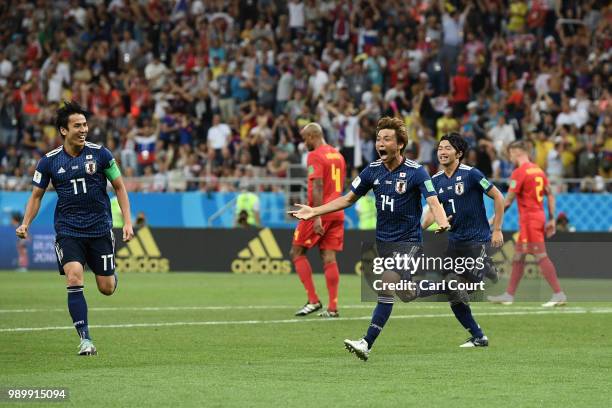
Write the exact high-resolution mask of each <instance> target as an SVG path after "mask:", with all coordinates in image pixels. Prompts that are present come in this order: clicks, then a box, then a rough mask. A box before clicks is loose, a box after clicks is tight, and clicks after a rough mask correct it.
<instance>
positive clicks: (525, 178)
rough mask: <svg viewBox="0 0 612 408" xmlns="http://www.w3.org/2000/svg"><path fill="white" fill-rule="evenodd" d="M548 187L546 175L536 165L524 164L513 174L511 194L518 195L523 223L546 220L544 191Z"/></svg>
mask: <svg viewBox="0 0 612 408" xmlns="http://www.w3.org/2000/svg"><path fill="white" fill-rule="evenodd" d="M547 186H548V178H547V177H546V173H544V171H543V170H542V169H541V168H539V167H538V165H537V164H535V163H531V162H528V163H524V164H523V165H522V166H520V167H519V168H517V169H516V170H514V171H513V172H512V176H511V181H510V190H509V191H510V192H513V193H515V194H516V201H517V203H518V208H519V216H520V219H521V222H525V221H526V220H527V219H528V218H529V219H542V220H543V219H546V214H545V213H544V190H545V188H546V187H547Z"/></svg>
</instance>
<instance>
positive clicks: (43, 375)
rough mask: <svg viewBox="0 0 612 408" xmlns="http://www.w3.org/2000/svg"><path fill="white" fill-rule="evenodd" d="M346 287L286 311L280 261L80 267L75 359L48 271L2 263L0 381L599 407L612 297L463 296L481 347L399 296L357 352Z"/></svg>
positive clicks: (353, 306) (167, 392)
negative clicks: (352, 347)
mask: <svg viewBox="0 0 612 408" xmlns="http://www.w3.org/2000/svg"><path fill="white" fill-rule="evenodd" d="M316 284H317V288H318V291H319V295H321V296H322V297H323V298H325V297H326V290H325V284H324V280H323V277H322V276H321V275H317V276H316ZM359 288H360V282H359V278H358V277H356V276H342V277H341V283H340V302H341V303H340V306H341V309H340V312H341V315H342V318H341V319H337V320H333V321H328V320H321V319H320V318H318V317H316V316H312V317H306V318H299V319H298V318H295V317H294V316H293V313H294V312H295V310H296V309H297V308H298V307H299V306H301V305H302V304H303V302H304V299H305V295H304V293H303V289H302V287H301V284H300V282H299V280H298V278H297V276H295V275H289V276H261V275H241V276H238V275H231V274H214V273H202V274H196V273H182V274H123V275H121V276H120V280H119V290H118V292H117V293H116V294H115V295H113V296H111V297H105V296H103V295H101V294H99V293H98V292H97V289H95V283H94V279H93V276H92V275H91V273H88V274H87V281H86V291H85V293H86V297H87V301H88V304H89V308H90V311H89V322H90V326H92V327H91V334H92V336H93V339H94V342H95V344H96V346H97V347H98V353H99V354H98V355H97V356H95V357H93V356H92V357H79V356H77V355H76V352H77V345H78V337H77V335H76V333H75V331H74V329H72V328H70V326H71V321H70V318H69V315H68V312H67V310H66V293H65V288H64V282H63V280H62V279H61V278H60V277H59V276H58V275H57V274H56V273H21V274H19V273H13V272H2V273H0V388H2V387H5V388H6V387H66V388H68V389H69V392H70V399H69V401H68V402H64V403H59V404H57V403H55V404H48V405H50V406H56V407H57V406H61V405H66V404H70V405H78V406H87V407H110V406H134V407H141V406H171V405H174V406H177V407H179V406H180V407H183V406H194V407H252V406H253V407H259V406H261V407H270V406H298V407H345V406H346V407H373V406H378V407H386V406H400V407H402V406H423V407H444V406H454V407H464V406H465V407H467V406H480V407H610V406H612V393H611V392H610V388H609V385H610V378H612V359H610V350H611V348H610V344H611V343H610V338H611V337H612V324H611V323H612V303H586V302H585V303H570V304H569V305H568V306H566V307H565V308H559V309H556V310H545V309H542V308H541V307H540V306H539V303H517V304H515V305H513V306H506V307H504V306H497V305H490V304H486V303H473V304H472V307H473V310H474V313H475V316H476V319H477V320H478V322H479V323H480V324H481V325H482V327H483V328H484V330H485V333H486V334H487V335H488V336H489V338H490V342H491V346H490V347H489V348H488V349H460V348H459V347H458V345H459V344H460V343H461V342H463V340H465V338H466V337H467V333H466V332H464V330H463V329H462V328H460V326H459V324H458V323H457V322H456V320H455V319H454V318H453V317H452V316H451V313H450V309H449V308H448V306H447V304H446V303H413V304H399V305H396V307H395V309H394V312H393V315H392V316H391V319H390V321H389V323H388V324H387V326H386V327H385V330H384V331H383V333H382V335H381V336H380V337H379V340H378V342H377V343H376V346H375V347H374V349H373V352H372V354H371V356H370V360H369V361H368V362H366V363H364V362H362V361H360V360H358V359H357V358H355V356H353V355H351V354H349V353H347V352H346V351H345V350H344V348H343V344H342V340H343V339H344V338H347V337H348V338H358V337H359V336H361V335H362V334H363V333H364V330H365V329H366V327H367V325H368V323H369V316H370V314H371V310H372V307H373V304H371V303H361V302H360V301H359ZM568 293H570V295H571V292H568ZM570 300H571V298H570ZM342 305H344V306H345V307H344V308H342ZM32 328H34V329H40V328H44V330H30V329H32ZM14 329H18V330H14ZM26 329H27V330H26ZM0 405H2V401H0ZM44 405H45V404H37V405H36V406H44ZM7 406H8V405H7Z"/></svg>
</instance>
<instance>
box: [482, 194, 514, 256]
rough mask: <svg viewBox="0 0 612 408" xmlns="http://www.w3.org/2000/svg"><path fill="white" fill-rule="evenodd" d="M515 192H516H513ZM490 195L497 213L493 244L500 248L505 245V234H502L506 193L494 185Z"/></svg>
mask: <svg viewBox="0 0 612 408" xmlns="http://www.w3.org/2000/svg"><path fill="white" fill-rule="evenodd" d="M512 194H514V193H512ZM487 195H488V196H489V197H491V198H492V199H493V206H494V208H495V215H494V217H493V224H492V227H493V234H492V236H491V245H492V246H493V247H494V248H499V247H501V246H502V245H504V235H503V234H502V223H503V221H504V208H505V203H504V195H503V194H502V193H501V191H499V190H498V189H497V187H493V188H492V189H490V190H489V192H488V193H487Z"/></svg>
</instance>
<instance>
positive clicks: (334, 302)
mask: <svg viewBox="0 0 612 408" xmlns="http://www.w3.org/2000/svg"><path fill="white" fill-rule="evenodd" d="M323 270H324V271H325V282H326V283H327V292H328V293H329V304H328V306H327V310H330V311H332V312H336V311H338V282H339V281H340V271H339V270H338V264H337V263H336V262H331V263H328V264H325V265H323Z"/></svg>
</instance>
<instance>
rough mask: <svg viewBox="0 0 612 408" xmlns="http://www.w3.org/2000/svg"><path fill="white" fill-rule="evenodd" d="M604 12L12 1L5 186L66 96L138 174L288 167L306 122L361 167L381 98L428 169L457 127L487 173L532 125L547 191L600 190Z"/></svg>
mask: <svg viewBox="0 0 612 408" xmlns="http://www.w3.org/2000/svg"><path fill="white" fill-rule="evenodd" d="M611 23H612V6H610V5H609V2H607V1H600V0H583V1H579V0H529V1H520V0H519V1H514V0H510V1H508V0H464V1H461V0H454V1H444V0H439V1H437V0H429V1H427V0H425V1H416V0H391V1H375V0H367V1H364V0H362V1H346V0H338V1H332V0H307V1H298V0H292V1H289V2H285V1H276V0H110V1H109V0H69V1H65V0H36V1H28V2H23V1H22V2H19V1H15V0H5V1H3V2H2V4H0V44H1V45H0V89H1V98H0V188H2V189H7V190H23V189H28V188H29V184H30V177H29V175H30V174H32V173H33V168H34V166H35V163H36V162H37V160H38V159H39V158H40V156H41V154H44V153H46V152H47V151H49V150H51V149H52V148H54V147H56V146H58V145H59V144H61V143H62V140H61V138H60V137H59V136H58V133H57V131H56V130H55V129H54V126H53V119H54V112H55V109H57V107H58V104H59V103H61V101H62V100H64V99H74V100H76V101H78V102H79V103H81V104H82V106H84V107H86V109H87V110H88V111H89V112H91V116H90V117H89V128H90V133H89V137H88V138H89V140H90V141H92V142H95V143H101V144H104V145H105V146H106V147H108V148H109V149H110V150H111V151H112V152H113V154H114V155H115V157H116V158H117V160H118V161H119V162H120V165H121V167H122V170H123V173H124V175H125V176H128V177H134V176H149V177H146V178H133V179H128V181H127V187H128V189H129V190H131V191H185V190H201V191H223V190H231V189H234V188H236V183H220V182H219V179H220V178H221V180H223V178H225V177H236V178H237V179H245V178H248V177H280V178H283V177H289V176H290V169H291V168H292V167H293V166H295V165H299V164H300V163H303V162H304V161H305V155H306V153H307V152H306V151H305V148H304V146H303V144H302V142H301V138H300V135H299V129H300V127H301V126H303V125H305V124H306V123H308V122H311V121H317V122H318V123H320V124H321V125H322V126H323V128H324V130H325V133H326V138H327V141H328V143H330V144H333V145H334V146H337V147H338V148H339V149H340V150H341V152H342V154H343V155H344V156H345V158H346V160H347V163H348V164H349V166H350V172H349V174H351V173H353V174H354V173H355V172H357V171H358V170H359V168H361V167H362V166H363V165H365V164H367V163H368V162H370V161H372V160H375V159H376V152H375V150H374V139H375V129H376V122H377V120H378V118H379V117H380V116H381V115H395V116H398V117H401V118H403V119H404V121H405V123H406V125H407V128H408V131H409V135H410V144H409V146H408V148H407V151H406V155H407V156H409V157H410V158H413V159H416V160H417V161H419V162H420V163H423V164H424V165H426V166H428V167H429V168H430V171H435V169H436V167H437V162H436V158H435V146H436V142H437V140H438V138H439V137H441V135H443V134H444V133H446V132H449V131H459V132H461V133H462V134H463V135H464V136H465V138H466V139H467V140H468V142H469V144H470V147H471V150H470V151H469V153H468V154H467V157H466V158H465V162H466V163H467V164H469V165H472V166H476V167H478V168H479V169H480V170H482V171H483V172H484V173H485V174H486V175H487V176H489V177H491V178H494V179H500V180H502V179H505V178H507V177H509V175H510V173H511V171H512V165H511V163H509V161H508V158H507V155H506V146H507V145H508V144H509V143H510V142H512V141H513V140H517V139H525V140H530V141H531V142H532V146H533V159H534V161H535V162H536V163H537V164H539V165H540V166H541V167H542V168H544V169H545V170H546V172H547V173H548V175H549V177H550V179H551V182H552V183H554V185H555V189H556V190H557V191H559V192H560V191H567V190H570V191H589V192H601V191H605V190H606V189H607V190H609V189H610V187H612V185H610V183H606V180H607V179H609V178H610V177H611V176H612V104H611V102H612V98H611V80H610V73H611V67H612V52H611V51H610V50H611V48H612V47H611V46H612V24H611ZM566 178H571V179H574V181H573V182H570V183H561V182H560V180H561V179H566Z"/></svg>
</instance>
